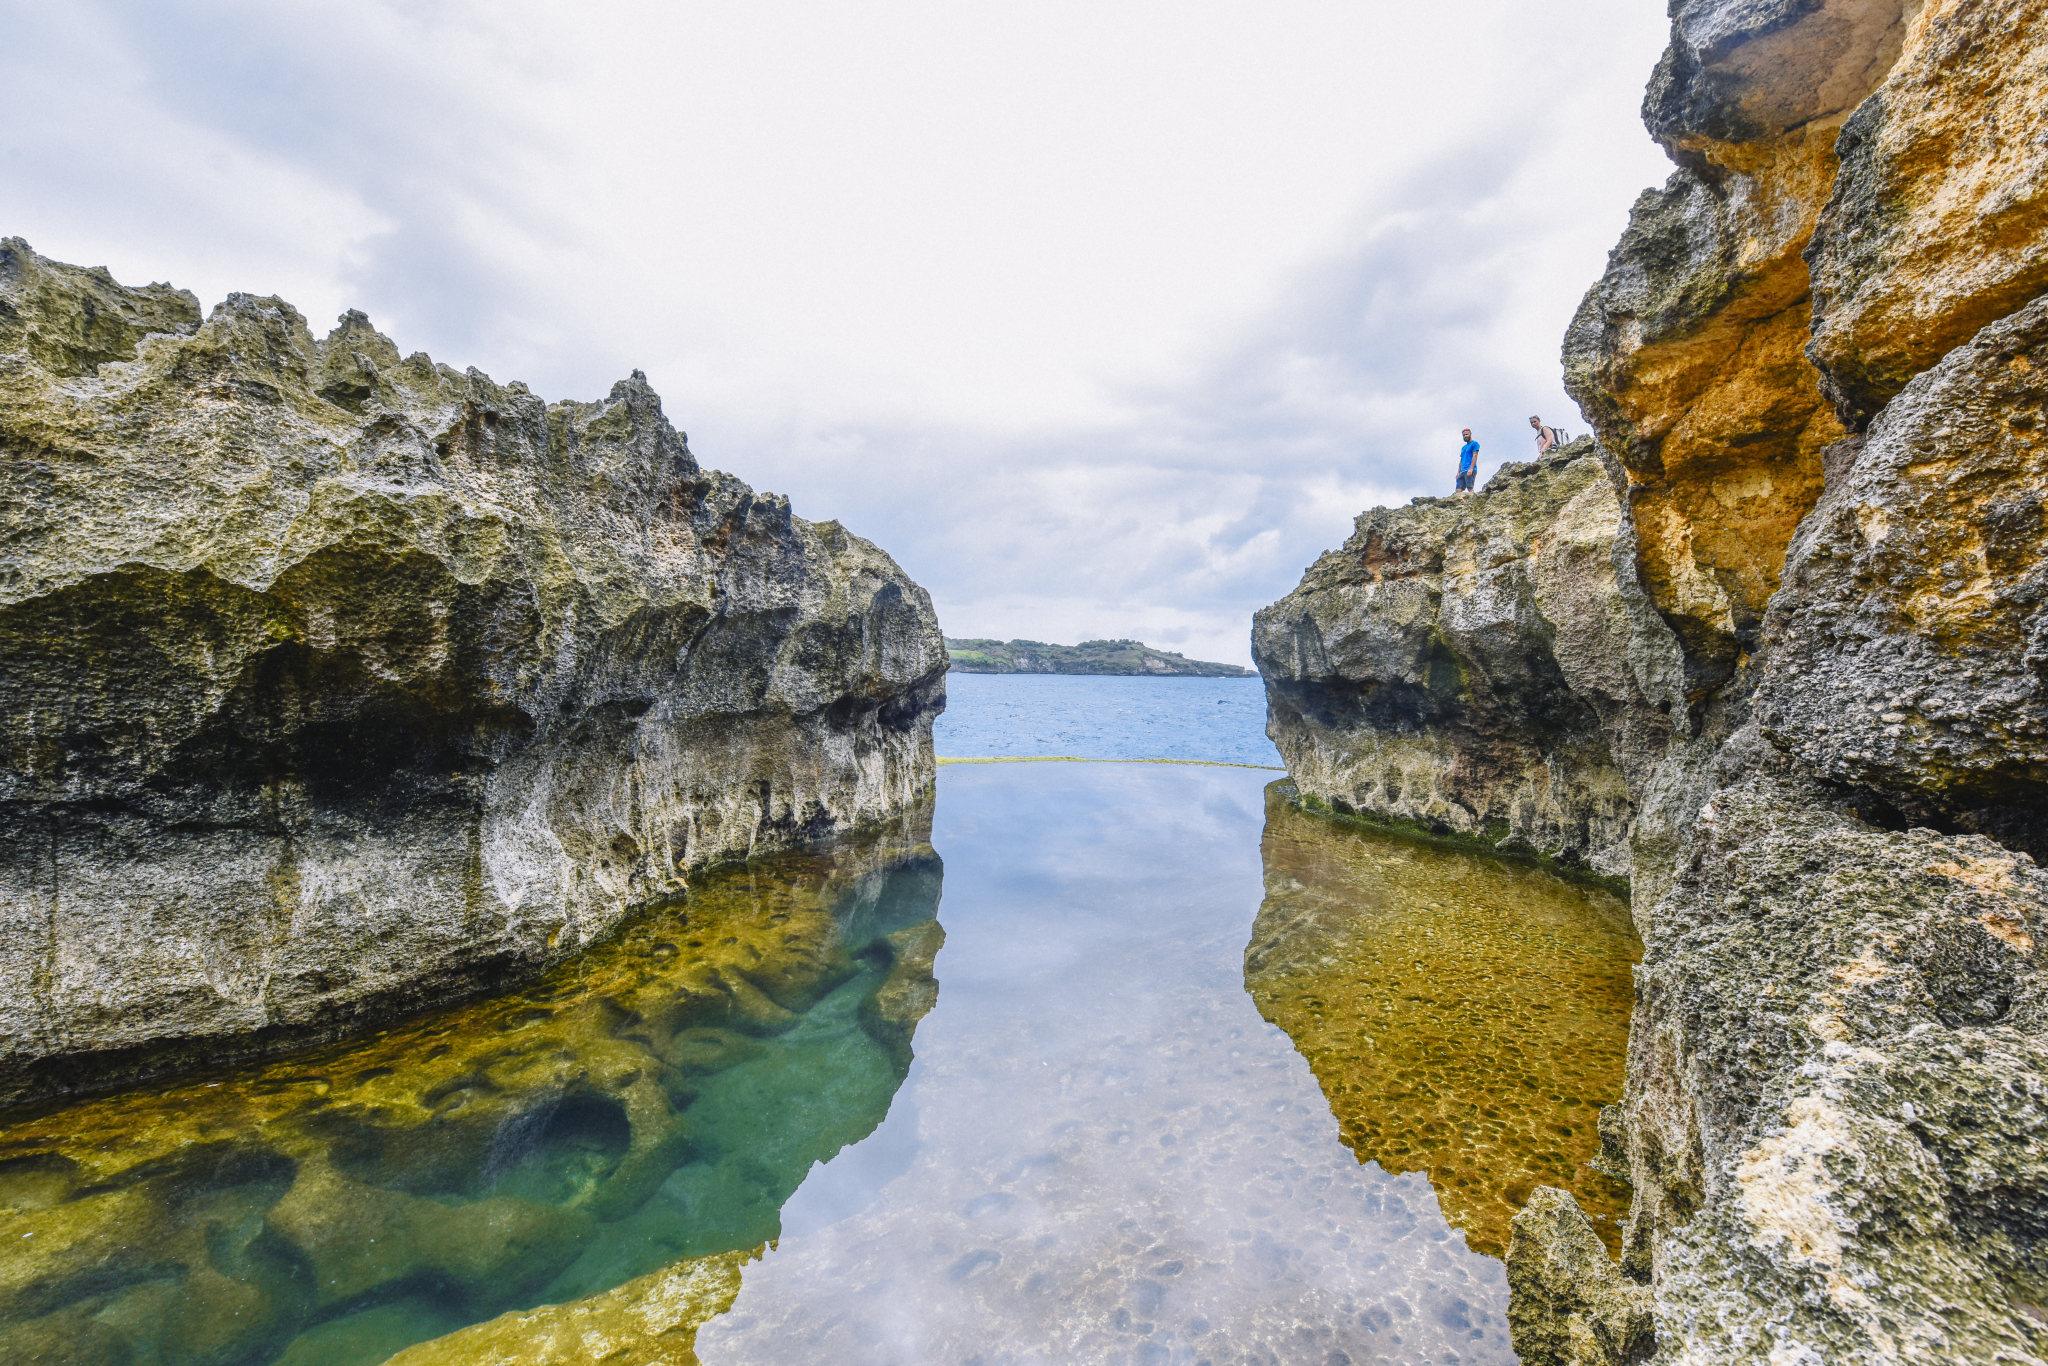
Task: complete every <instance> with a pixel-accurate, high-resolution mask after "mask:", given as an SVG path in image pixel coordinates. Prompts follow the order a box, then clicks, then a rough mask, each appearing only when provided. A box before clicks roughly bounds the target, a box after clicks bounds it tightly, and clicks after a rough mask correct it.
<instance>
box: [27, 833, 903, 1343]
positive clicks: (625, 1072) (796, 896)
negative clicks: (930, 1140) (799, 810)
mask: <svg viewBox="0 0 2048 1366" xmlns="http://www.w3.org/2000/svg"><path fill="white" fill-rule="evenodd" d="M925 814H926V817H927V819H928V812H927V813H925ZM925 835H926V831H925V830H924V829H923V828H921V826H920V823H919V821H918V820H917V819H916V818H915V817H913V818H911V819H909V820H906V821H904V822H901V823H899V824H898V825H897V826H895V827H894V828H892V829H889V830H885V831H876V832H870V833H868V834H866V835H864V836H862V837H860V838H857V839H852V840H848V841H844V842H842V843H840V844H839V845H837V846H834V847H832V848H829V849H821V850H810V851H802V852H797V853H791V854H783V855H777V856H774V857H771V858H767V859H763V860H760V861H758V862H756V863H754V864H751V865H747V866H745V867H738V868H729V869H725V870H721V871H719V872H716V873H713V874H711V875H708V876H706V877H704V878H703V879H701V880H700V883H699V885H698V886H697V887H696V888H695V889H694V890H693V892H692V894H691V895H690V897H689V898H688V899H687V900H686V901H685V902H683V903H681V904H680V905H676V906H670V907H666V908H662V909H659V910H656V911H654V912H651V913H650V914H648V915H646V916H643V917H641V918H640V919H639V920H637V921H636V922H634V923H633V924H632V925H630V926H629V927H627V929H626V930H625V932H623V933H621V934H619V935H618V936H616V937H614V938H613V939H611V940H609V941H606V942H604V943H602V944H600V945H597V946H596V947H594V948H592V949H590V950H588V951H586V952H585V953H583V954H581V955H579V956H578V957H576V958H574V959H572V960H570V961H568V962H565V963H563V964H562V965H560V966H559V967H557V968H556V969H554V970H553V971H551V972H549V973H548V974H546V975H545V976H543V977H541V978H540V979H539V980H537V981H535V982H532V983H529V984H527V985H526V986H524V987H523V988H521V989H519V990H516V991H513V992H509V993H506V994H504V995H501V996H498V997H494V998H490V999H487V1000H481V1001H475V1002H470V1003H466V1004H463V1005H460V1006H456V1007H454V1008H451V1009H449V1010H445V1011H439V1012H434V1013H432V1014H428V1015H424V1016H420V1017H418V1018H415V1019H413V1020H410V1021H406V1022H404V1023H402V1024H400V1025H397V1026H394V1027H393V1028H391V1029H388V1030H383V1031H380V1032H378V1033H375V1034H372V1035H370V1036H367V1037H365V1038H361V1039H356V1040H352V1041H350V1042H348V1043H346V1044H344V1045H341V1046H338V1047H334V1048H328V1049H320V1050H315V1051H311V1052H307V1053H303V1054H300V1055H297V1056H295V1057H292V1058H289V1059H285V1060H282V1061H279V1062H275V1063H270V1064H264V1065H258V1066H253V1067H245V1068H238V1069H232V1070H227V1071H223V1072H219V1073H215V1074H212V1075H204V1074H202V1075H196V1076H192V1075H188V1076H185V1077H181V1078H178V1079H177V1080H175V1081H174V1082H171V1083H169V1084H167V1085H164V1086H162V1087H157V1088H151V1089H148V1090H145V1091H140V1092H128V1093H122V1094H116V1095H109V1096H104V1097H98V1098H94V1099H89V1100H85V1101H81V1102H75V1103H71V1104H64V1105H54V1106H47V1107H44V1108H42V1109H41V1110H39V1111H34V1112H29V1113H25V1114H24V1113H19V1112H17V1113H16V1114H13V1115H10V1116H7V1117H6V1118H5V1119H4V1120H0V1362H6V1363H9V1364H10V1366H12V1363H18V1362H21V1363H25V1362H48V1363H53V1364H54V1363H63V1364H64V1366H101V1364H102V1363H104V1366H145V1364H146V1366H257V1363H266V1362H272V1361H281V1362H283V1363H284V1366H372V1364H373V1363H376V1362H381V1361H383V1360H385V1359H386V1358H387V1357H388V1356H390V1355H391V1354H392V1353H393V1352H395V1351H397V1350H398V1349H400V1348H401V1347H404V1346H405V1345H406V1344H408V1343H411V1342H418V1341H420V1340H422V1339H425V1338H433V1337H438V1336H440V1335H442V1334H445V1333H448V1332H449V1331H451V1330H453V1329H457V1328H460V1327H461V1326H462V1325H464V1324H467V1323H472V1322H475V1321H477V1320H480V1319H486V1318H489V1317H490V1316H492V1315H495V1314H498V1313H500V1312H501V1311H504V1310H507V1309H514V1308H520V1307H525V1306H530V1305H534V1304H542V1303H553V1302H558V1301H563V1300H573V1299H576V1298H577V1297H579V1296H585V1295H589V1294H591V1293H593V1292H597V1291H603V1290H607V1289H609V1288H611V1287H613V1286H616V1285H618V1284H619V1283H621V1282H622V1281H627V1280H629V1279H631V1278H634V1277H638V1276H642V1275H644V1274H646V1273H650V1272H653V1271H655V1270H657V1269H658V1268H661V1267H664V1266H666V1265H668V1264H670V1263H672V1262H674V1261H675V1260H676V1259H677V1258H679V1257H690V1256H696V1255H700V1254H704V1253H713V1252H718V1251H721V1250H723V1249H726V1248H737V1247H746V1246H748V1245H750V1244H757V1243H761V1242H764V1241H765V1240H767V1239H770V1238H773V1237H774V1236H775V1234H776V1232H777V1229H778V1214H779V1211H780V1208H781V1206H782V1203H783V1201H784V1200H785V1199H787V1198H788V1196H789V1194H790V1192H791V1191H793V1190H794V1189H795V1188H796V1187H797V1185H798V1183H799V1182H801V1181H802V1180H803V1178H804V1176H805V1174H806V1173H807V1172H808V1171H809V1169H810V1168H811V1166H812V1164H813V1162H814V1161H816V1160H818V1159H820V1158H826V1157H830V1156H832V1155H833V1154H834V1153H836V1152H838V1151H839V1149H840V1148H841V1147H843V1146H844V1145H846V1144H847V1143H850V1142H853V1141H855V1140H857V1139H859V1138H861V1137H863V1136H864V1135H866V1134H867V1133H869V1132H870V1131H871V1130H872V1129H873V1128H874V1127H875V1125H876V1124H878V1123H879V1122H880V1121H881V1119H882V1117H883V1116H884V1115H885V1114H886V1113H887V1112H888V1108H889V1100H890V1097H891V1095H892V1094H893V1093H894V1092H895V1090H896V1088H897V1086H898V1084H899V1083H900V1082H901V1081H902V1079H903V1076H904V1073H905V1071H906V1070H907V1068H908V1066H909V1063H910V1046H909V1044H910V1040H909V1034H910V1030H911V1029H912V1028H913V1027H914V1026H915V1024H916V1019H917V1016H918V1014H920V1013H921V1011H922V1009H923V1007H924V1006H926V1005H928V1004H929V1001H930V998H931V991H930V975H929V973H930V961H931V955H932V953H933V952H934V951H935V950H936V948H937V945H938V943H939V940H940V934H939V931H938V929H937V926H936V924H935V923H934V922H933V920H932V919H931V917H932V915H933V913H934V911H936V909H937V907H938V902H939V893H940V877H941V870H940V866H939V863H938V860H937V858H936V857H935V856H934V855H933V853H932V851H931V847H930V845H929V844H928V843H927V842H926V841H925ZM920 984H922V987H923V990H920V989H919V988H920Z"/></svg>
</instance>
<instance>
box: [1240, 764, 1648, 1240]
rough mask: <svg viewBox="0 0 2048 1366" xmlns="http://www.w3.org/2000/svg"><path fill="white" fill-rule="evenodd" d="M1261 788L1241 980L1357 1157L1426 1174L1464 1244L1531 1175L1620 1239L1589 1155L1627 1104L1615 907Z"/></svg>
mask: <svg viewBox="0 0 2048 1366" xmlns="http://www.w3.org/2000/svg"><path fill="white" fill-rule="evenodd" d="M1292 790H1293V785H1292V784H1291V783H1275V784H1273V785H1272V786H1271V787H1270V788H1268V789H1267V792H1266V834H1265V840H1264V853H1265V865H1266V901H1265V904H1264V905H1263V906H1261V907H1260V908H1259V918H1258V921H1257V923H1255V924H1254V925H1253V927H1252V940H1251V944H1250V946H1249V947H1247V948H1246V950H1245V956H1244V967H1245V988H1246V990H1248V991H1250V992H1251V994H1252V999H1253V1000H1254V1001H1256V1002H1257V1003H1258V1007H1259V1011H1260V1013H1261V1014H1263V1015H1264V1016H1265V1017H1266V1018H1267V1019H1269V1020H1271V1021H1273V1023H1275V1024H1277V1025H1279V1026H1280V1027H1281V1028H1283V1029H1285V1030H1286V1031H1287V1033H1288V1034H1289V1035H1290V1036H1291V1037H1292V1038H1293V1039H1294V1042H1295V1046H1296V1047H1297V1048H1299V1049H1300V1050H1301V1053H1302V1056H1303V1057H1305V1058H1307V1059H1308V1060H1309V1066H1310V1067H1312V1068H1313V1069H1314V1071H1315V1074H1316V1077H1317V1079H1318V1080H1319V1081H1320V1082H1321V1083H1322V1087H1323V1094H1324V1095H1325V1096H1327V1097H1328V1098H1329V1103H1330V1109H1331V1111H1332V1112H1333V1113H1334V1114H1335V1115H1336V1116H1337V1120H1338V1124H1339V1126H1340V1129H1341V1131H1342V1133H1343V1138H1344V1142H1345V1143H1346V1144H1347V1145H1349V1146H1350V1147H1351V1148H1352V1150H1353V1151H1355V1152H1356V1153H1357V1154H1358V1158H1359V1160H1360V1161H1361V1162H1364V1161H1377V1162H1379V1163H1380V1164H1381V1165H1383V1166H1385V1167H1386V1168H1387V1169H1388V1170H1390V1171H1423V1172H1427V1173H1428V1174H1429V1178H1430V1181H1431V1182H1432V1183H1433V1185H1434V1186H1435V1188H1436V1190H1437V1193H1438V1195H1439V1196H1440V1197H1441V1199H1442V1201H1443V1205H1444V1209H1445V1211H1446V1212H1447V1214H1448V1215H1449V1217H1450V1219H1451V1221H1452V1222H1453V1223H1455V1224H1457V1225H1458V1226H1459V1227H1460V1228H1462V1229H1464V1230H1465V1233H1466V1237H1467V1240H1468V1241H1469V1242H1470V1243H1471V1244H1472V1246H1474V1247H1476V1248H1478V1249H1480V1250H1481V1251H1484V1252H1491V1253H1493V1254H1494V1255H1496V1256H1499V1255H1501V1254H1503V1253H1505V1252H1506V1251H1507V1245H1508V1236H1509V1221H1510V1220H1512V1219H1513V1218H1514V1216H1515V1212H1516V1211H1517V1210H1519V1209H1520V1208H1521V1207H1522V1206H1523V1205H1524V1204H1526V1203H1527V1202H1528V1199H1529V1193H1530V1191H1531V1190H1533V1189H1534V1188H1535V1187H1536V1186H1539V1185H1542V1186H1558V1187H1561V1188H1563V1189H1565V1190H1568V1191H1571V1192H1572V1193H1573V1194H1574V1195H1576V1196H1577V1197H1578V1199H1579V1204H1580V1205H1581V1207H1582V1208H1584V1209H1585V1211H1586V1213H1587V1214H1588V1215H1589V1216H1590V1217H1591V1218H1592V1220H1593V1223H1594V1227H1595V1228H1596V1229H1598V1230H1599V1231H1600V1233H1601V1235H1602V1237H1604V1238H1605V1239H1606V1240H1607V1243H1608V1247H1609V1250H1610V1251H1612V1252H1614V1253H1616V1254H1617V1255H1618V1254H1619V1252H1620V1250H1621V1220H1622V1219H1623V1218H1624V1217H1625V1216H1626V1214H1627V1213H1628V1203H1629V1188H1628V1186H1627V1185H1625V1184H1624V1183H1622V1182H1620V1181H1617V1180H1615V1179H1613V1178H1612V1177H1609V1176H1607V1175H1605V1174H1603V1173H1602V1172H1600V1171H1598V1170H1596V1169H1594V1168H1593V1167H1591V1166H1589V1165H1587V1164H1588V1162H1589V1160H1590V1159H1591V1158H1593V1157H1594V1156H1595V1155H1597V1154H1598V1153H1599V1151H1600V1132H1599V1114H1600V1107H1601V1106H1603V1105H1611V1104H1613V1103H1614V1102H1616V1101H1618V1100H1620V1099H1621V1090H1622V1083H1623V1079H1624V1076H1625V1074H1626V1071H1627V1064H1628V1016H1629V1009H1630V1007H1631V1006H1632V1005H1633V1004H1634V998H1635V986H1634V980H1633V977H1632V975H1631V973H1630V965H1631V964H1632V963H1634V962H1635V961H1636V959H1638V958H1640V957H1641V956H1642V944H1641V943H1640V942H1639V941H1638V940H1637V939H1636V935H1635V929H1634V926H1633V925H1632V924H1631V923H1630V921H1629V916H1628V907H1627V906H1626V905H1625V904H1624V903H1623V902H1622V901H1621V899H1620V898H1618V897H1616V896H1614V895H1613V894H1611V893H1609V892H1606V891H1604V890H1593V889H1589V888H1587V887H1584V886H1581V885H1579V884H1576V883H1571V882H1567V881H1565V880H1564V879H1562V878H1560V877H1557V876H1556V875H1555V874H1552V873H1550V872H1547V871H1545V870H1544V869H1541V868H1537V867H1532V866H1529V865H1527V864H1521V863H1515V862H1510V861H1508V860H1506V859H1494V858H1474V857H1472V856H1471V855H1470V854H1467V853H1464V852H1462V851H1459V850H1454V849H1446V848H1443V847H1441V846H1437V845H1433V844H1430V843H1425V842H1423V841H1419V840H1415V839H1410V838H1406V837H1403V836H1400V835H1395V834H1390V833H1386V832H1383V831H1377V830H1373V829H1371V828H1370V827H1367V826H1364V825H1361V824H1359V823H1357V822H1353V821H1344V820H1338V819H1333V818H1331V817H1328V816H1317V815H1312V814H1310V813H1308V812H1306V811H1303V810H1301V809H1300V808H1299V807H1297V806H1295V805H1294V804H1293V803H1292V802H1291V801H1290V800H1288V798H1289V797H1290V796H1291V795H1292Z"/></svg>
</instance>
